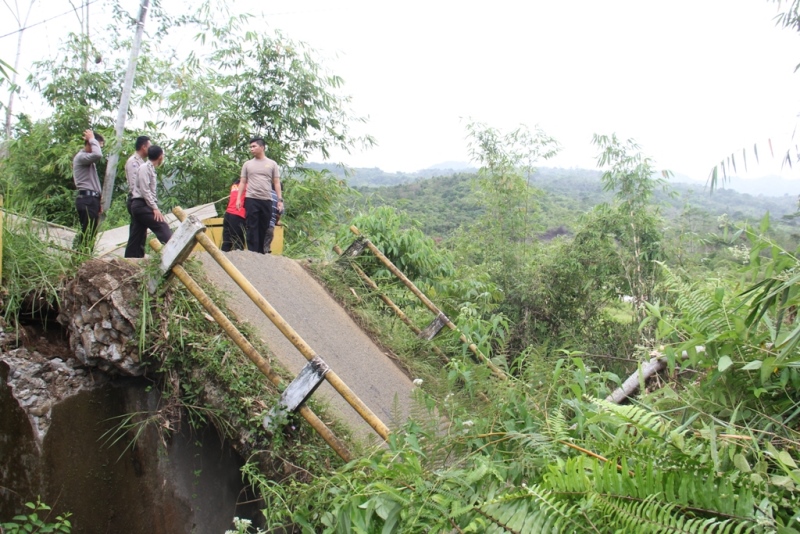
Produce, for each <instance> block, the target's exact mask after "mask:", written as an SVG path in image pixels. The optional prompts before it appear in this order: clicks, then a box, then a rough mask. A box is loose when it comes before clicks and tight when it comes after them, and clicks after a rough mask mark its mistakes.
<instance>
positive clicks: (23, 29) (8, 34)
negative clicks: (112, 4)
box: [0, 0, 99, 39]
mask: <svg viewBox="0 0 800 534" xmlns="http://www.w3.org/2000/svg"><path fill="white" fill-rule="evenodd" d="M98 1H99V0H89V2H87V3H86V4H85V5H87V6H90V5H92V4H94V3H97V2H98ZM74 12H75V9H70V10H69V11H65V12H64V13H61V14H60V15H54V16H52V17H50V18H49V19H44V20H42V21H39V22H37V23H35V24H31V25H30V26H25V27H24V28H19V29H17V30H14V31H13V32H9V33H7V34H5V35H0V39H3V38H4V37H9V36H11V35H14V34H17V33H19V32H24V31H25V30H27V29H28V28H33V27H35V26H39V25H41V24H45V23H46V22H50V21H51V20H54V19H57V18H59V17H63V16H64V15H69V14H70V13H74Z"/></svg>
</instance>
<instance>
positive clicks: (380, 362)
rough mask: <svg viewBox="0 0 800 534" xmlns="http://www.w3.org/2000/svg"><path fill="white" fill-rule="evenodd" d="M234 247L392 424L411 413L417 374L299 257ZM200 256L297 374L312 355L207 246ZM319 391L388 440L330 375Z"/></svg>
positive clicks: (359, 426) (298, 326)
mask: <svg viewBox="0 0 800 534" xmlns="http://www.w3.org/2000/svg"><path fill="white" fill-rule="evenodd" d="M226 255H227V257H228V259H230V260H231V261H232V262H233V264H234V265H236V267H237V268H238V269H239V271H241V272H242V274H243V275H244V276H245V277H246V278H247V279H248V280H249V281H250V283H251V284H253V286H255V288H256V289H257V290H258V291H259V292H260V293H261V294H262V295H263V296H264V298H266V299H267V301H268V302H269V303H270V304H271V305H272V306H273V307H274V308H275V309H276V310H277V311H278V313H279V314H280V315H281V316H282V317H283V319H284V320H285V321H287V322H288V323H289V324H290V325H291V326H292V328H294V329H295V330H296V331H297V333H298V334H299V335H300V337H301V338H303V340H305V342H306V343H308V344H309V345H310V346H311V348H312V349H314V351H315V352H316V353H317V354H318V355H319V356H320V357H321V358H322V359H323V360H325V362H326V363H327V364H328V365H329V366H330V368H331V369H332V370H333V371H335V372H336V374H338V375H339V377H341V379H342V380H343V381H344V382H345V383H346V384H347V385H348V386H349V387H350V389H352V390H353V391H354V392H355V393H356V395H358V396H359V397H360V398H361V400H362V401H364V403H365V404H366V405H367V406H368V407H369V408H370V409H371V410H372V411H373V412H374V413H375V415H377V416H378V418H380V419H381V420H382V421H383V422H384V424H386V425H387V426H388V427H389V428H390V429H394V428H396V427H397V426H398V425H399V424H402V423H403V422H404V421H405V419H406V417H408V414H409V408H410V405H411V391H412V390H413V388H414V385H413V384H412V382H411V379H410V378H409V377H408V376H406V374H405V373H404V372H403V371H401V370H400V368H399V367H398V366H397V365H395V363H394V362H393V361H392V359H391V358H390V357H389V356H387V355H386V354H384V353H383V351H382V350H381V349H380V348H378V346H377V345H375V344H374V343H373V342H372V340H371V339H370V338H369V337H368V336H367V335H366V334H365V333H364V332H362V331H361V329H360V328H359V326H358V325H357V324H356V323H355V322H354V321H353V320H352V319H351V318H350V316H349V315H347V313H346V312H345V311H344V310H343V309H342V308H341V306H339V304H337V303H336V301H335V300H333V298H331V296H330V295H329V294H328V292H327V291H326V290H325V289H324V288H323V287H322V286H320V285H319V283H317V281H316V280H315V279H314V278H313V277H312V276H311V275H309V274H308V273H307V272H306V271H305V270H304V269H303V268H302V267H301V266H300V264H299V263H297V261H295V260H292V259H289V258H286V257H283V256H272V255H269V254H256V253H253V252H247V251H233V252H228V253H226ZM198 256H199V258H200V259H201V261H202V262H203V265H204V267H205V270H206V273H207V275H208V277H209V278H210V279H211V280H212V282H213V283H214V284H215V285H216V286H217V287H218V288H220V289H222V290H224V291H226V292H227V293H228V294H229V300H228V305H229V307H230V308H231V310H232V311H233V312H234V313H235V314H236V316H237V318H238V320H239V321H247V322H249V323H250V324H251V325H253V326H254V327H255V329H256V331H258V332H259V334H260V336H261V338H262V339H263V340H264V341H265V342H266V344H267V346H268V347H269V348H270V350H271V351H272V352H273V354H274V355H275V358H276V359H277V360H278V361H279V362H280V364H281V365H282V366H283V367H284V368H286V369H288V370H289V371H291V372H292V374H293V375H295V376H296V375H297V373H299V372H300V369H302V367H303V366H304V365H305V364H306V359H305V357H303V355H302V354H301V353H300V351H298V350H297V349H296V348H295V346H294V345H292V344H291V343H290V342H289V341H288V340H287V339H286V338H285V337H284V335H283V334H282V333H281V332H280V331H279V330H278V329H277V328H276V327H275V325H273V324H272V321H270V320H269V319H268V318H267V317H266V316H265V315H264V314H263V313H262V312H261V310H260V309H258V307H256V305H255V304H253V302H252V301H251V300H250V299H249V298H248V297H247V295H245V294H244V292H243V291H242V290H241V289H240V288H239V286H237V285H236V283H235V282H234V281H233V280H232V279H231V278H230V277H229V276H228V275H227V273H225V271H223V270H222V268H221V267H220V266H219V265H218V264H217V262H216V261H214V259H213V258H212V257H211V256H209V255H208V254H206V253H201V254H198ZM231 319H232V320H233V321H234V323H235V322H236V319H234V318H231ZM314 395H315V398H319V396H322V397H323V398H324V399H326V400H327V401H328V403H329V405H330V407H331V411H332V412H333V415H335V416H338V417H339V419H341V420H342V421H344V422H345V423H346V424H348V426H349V427H350V428H351V429H353V432H354V435H355V437H356V438H358V439H362V440H363V439H365V438H366V437H367V436H370V435H372V436H373V437H375V438H376V441H378V442H380V441H381V440H380V437H378V435H377V434H376V433H375V432H374V430H372V428H371V427H370V426H369V425H368V424H367V423H366V422H364V420H363V419H362V418H361V416H359V415H358V413H357V412H356V411H355V410H354V409H353V408H351V407H350V405H348V404H347V403H346V402H345V401H344V400H343V399H342V398H341V397H340V396H339V394H338V393H337V392H336V391H335V390H334V389H333V388H332V387H331V386H330V385H329V384H328V383H327V382H326V383H323V384H322V386H321V387H320V388H319V389H318V390H317V391H316V392H315V393H314ZM395 416H397V417H395Z"/></svg>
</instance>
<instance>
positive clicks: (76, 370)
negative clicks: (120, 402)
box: [0, 348, 108, 447]
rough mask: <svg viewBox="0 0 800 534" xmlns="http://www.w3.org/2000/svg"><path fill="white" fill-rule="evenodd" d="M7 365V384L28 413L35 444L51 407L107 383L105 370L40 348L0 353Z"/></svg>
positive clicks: (41, 437) (44, 430)
mask: <svg viewBox="0 0 800 534" xmlns="http://www.w3.org/2000/svg"><path fill="white" fill-rule="evenodd" d="M2 364H5V365H6V366H7V367H8V378H7V384H8V387H9V388H11V394H12V396H13V397H14V398H15V399H16V400H17V402H18V403H19V406H20V408H22V409H23V410H24V411H25V413H26V414H27V415H28V420H29V421H30V423H31V429H32V430H33V437H34V439H35V441H36V445H37V446H38V447H41V445H42V442H43V440H44V437H45V435H46V434H47V430H48V429H49V428H50V422H51V413H52V408H53V406H55V405H56V404H57V403H59V402H61V401H62V400H64V399H66V398H68V397H71V396H72V395H75V394H76V393H78V392H79V391H81V390H84V389H92V388H94V387H97V386H100V385H102V384H105V383H106V382H107V381H108V379H107V377H106V375H104V374H102V373H95V374H92V373H91V371H87V370H86V369H82V368H81V367H82V366H81V365H80V362H78V361H76V360H74V359H67V360H63V359H61V358H60V357H58V356H43V355H42V354H41V353H39V352H38V351H29V350H28V349H25V348H18V349H13V350H10V351H8V352H4V353H3V354H2V355H0V365H2Z"/></svg>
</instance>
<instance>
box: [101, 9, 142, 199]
mask: <svg viewBox="0 0 800 534" xmlns="http://www.w3.org/2000/svg"><path fill="white" fill-rule="evenodd" d="M149 6H150V0H142V4H141V6H139V19H138V21H137V22H136V35H135V37H134V38H133V45H132V46H131V57H130V60H129V61H128V71H127V72H126V73H125V84H124V85H123V87H122V96H121V97H120V99H119V110H117V122H116V125H115V131H116V137H115V139H114V144H113V145H112V148H111V154H110V155H109V157H108V165H106V177H105V179H104V180H103V204H102V208H103V213H105V212H106V211H108V208H110V207H111V195H112V193H113V192H114V179H115V178H116V176H117V163H118V162H119V153H120V151H121V150H122V136H123V134H124V133H125V117H126V116H127V115H128V105H129V104H130V100H131V92H132V91H133V77H134V75H135V74H136V62H137V61H138V59H139V48H140V47H141V44H142V34H143V33H144V20H145V18H146V17H147V9H148V7H149Z"/></svg>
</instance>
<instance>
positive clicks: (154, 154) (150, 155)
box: [147, 145, 164, 161]
mask: <svg viewBox="0 0 800 534" xmlns="http://www.w3.org/2000/svg"><path fill="white" fill-rule="evenodd" d="M163 153H164V149H163V148H161V147H160V146H158V145H150V148H148V149H147V159H149V160H150V161H155V160H157V159H158V158H160V157H161V154H163Z"/></svg>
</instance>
